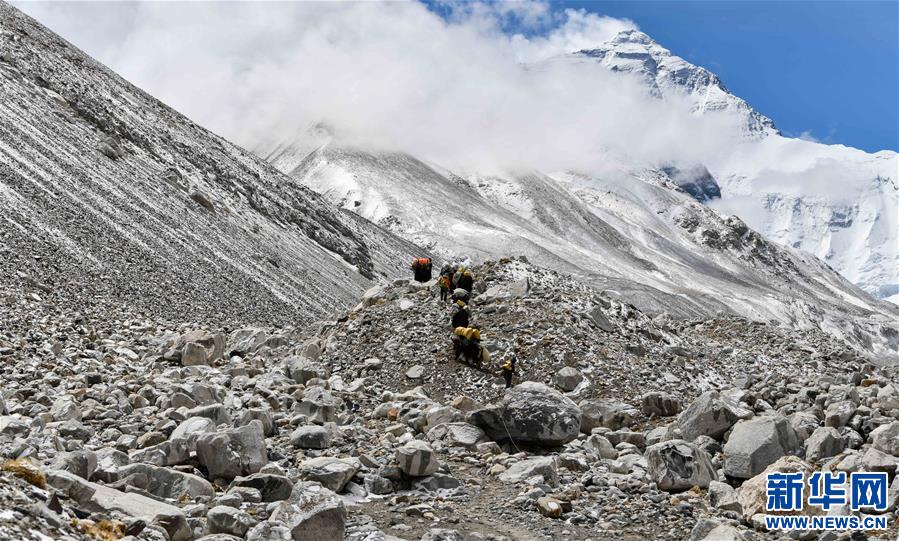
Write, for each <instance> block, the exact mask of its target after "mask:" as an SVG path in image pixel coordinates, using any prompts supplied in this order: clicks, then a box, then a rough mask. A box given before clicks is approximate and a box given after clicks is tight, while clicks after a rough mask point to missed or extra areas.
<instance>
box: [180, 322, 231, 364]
mask: <svg viewBox="0 0 899 541" xmlns="http://www.w3.org/2000/svg"><path fill="white" fill-rule="evenodd" d="M175 347H176V349H179V350H181V364H182V366H197V365H211V364H212V363H214V362H215V361H217V360H219V359H221V358H222V354H223V353H224V352H225V337H224V336H222V335H221V334H212V333H210V332H209V331H204V330H194V331H190V332H186V333H184V334H183V335H181V337H180V338H179V339H178V343H177V345H176V346H175Z"/></svg>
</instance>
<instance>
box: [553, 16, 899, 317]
mask: <svg viewBox="0 0 899 541" xmlns="http://www.w3.org/2000/svg"><path fill="white" fill-rule="evenodd" d="M551 61H552V62H566V63H575V64H579V65H583V66H584V68H585V69H590V67H591V66H597V65H598V66H602V67H603V68H605V69H610V70H612V71H614V72H616V73H621V74H627V75H632V76H636V77H638V78H639V79H640V80H642V81H643V82H644V83H645V84H646V85H647V86H649V87H650V91H651V93H652V94H653V95H654V96H656V97H658V98H659V99H662V100H664V99H666V97H667V98H668V99H669V101H671V102H672V106H676V105H675V104H677V103H681V102H680V101H679V100H672V99H671V98H673V97H675V96H677V97H679V98H683V97H686V98H687V100H686V101H687V103H688V104H689V106H690V107H691V110H692V111H693V112H695V113H697V114H709V113H712V114H714V113H716V112H719V111H727V112H731V113H736V114H738V115H739V116H740V118H741V120H742V122H743V124H742V125H743V132H744V134H745V135H746V141H745V143H744V144H741V145H738V147H737V148H734V149H733V152H730V153H728V154H726V155H722V156H716V157H715V158H714V159H710V160H709V161H708V162H707V163H705V164H704V165H705V166H706V167H708V169H709V170H710V171H711V173H712V175H713V176H714V177H715V178H716V179H717V181H718V184H719V185H720V188H721V196H722V197H721V199H720V200H719V201H716V202H713V203H712V204H713V205H714V206H715V207H716V208H718V209H719V210H721V211H722V212H725V213H728V214H736V215H738V216H740V217H741V218H742V219H744V220H745V221H746V222H747V224H749V225H750V226H751V227H752V228H754V229H756V230H758V231H760V232H761V233H763V234H764V235H765V236H766V237H768V238H769V239H771V240H774V241H775V242H779V243H781V244H786V245H790V246H793V247H796V248H799V249H801V250H804V251H807V252H809V253H812V254H814V255H816V256H818V257H819V258H821V259H823V260H824V261H826V262H827V263H828V264H829V265H830V266H831V267H833V268H834V269H836V270H837V271H838V272H839V273H840V274H842V275H843V276H845V277H846V278H847V279H848V280H849V281H851V282H852V283H854V284H856V285H858V286H859V287H861V288H862V289H864V290H865V291H867V292H868V293H870V294H872V295H874V296H876V297H880V298H884V299H889V300H892V301H893V302H897V303H899V155H897V154H896V152H891V151H881V152H877V153H874V154H869V153H866V152H863V151H861V150H857V149H853V148H848V147H845V146H842V145H824V144H820V143H816V142H812V141H805V140H800V139H792V138H787V137H783V136H781V135H780V134H779V133H778V132H777V131H776V130H775V128H774V124H773V123H772V122H771V120H770V119H768V118H766V117H765V116H763V115H761V114H760V113H758V112H757V111H755V110H753V109H752V108H751V107H750V106H749V105H748V104H747V103H746V102H745V101H744V100H742V99H741V98H739V97H737V96H734V95H733V94H731V93H730V91H728V90H727V88H726V87H725V86H724V85H723V83H722V82H721V81H720V80H719V79H718V77H717V76H716V75H714V74H713V73H711V72H709V71H708V70H706V69H704V68H701V67H698V66H694V65H692V64H690V63H688V62H686V61H685V60H683V59H682V58H679V57H677V56H674V55H672V54H671V53H670V52H669V51H668V50H667V49H665V48H663V47H662V46H661V45H659V44H658V43H656V42H655V41H653V40H652V39H651V38H650V37H649V36H647V35H646V34H644V33H642V32H639V31H634V30H628V31H625V32H622V33H620V34H619V35H618V36H617V37H615V38H614V39H612V40H611V41H609V42H608V43H606V44H604V45H602V46H600V47H597V48H596V49H590V50H583V51H579V52H576V53H573V54H571V55H567V56H563V57H559V58H555V59H552V60H551Z"/></svg>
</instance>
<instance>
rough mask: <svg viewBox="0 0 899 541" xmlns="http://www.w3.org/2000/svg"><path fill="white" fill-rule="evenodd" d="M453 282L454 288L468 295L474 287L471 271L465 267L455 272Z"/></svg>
mask: <svg viewBox="0 0 899 541" xmlns="http://www.w3.org/2000/svg"><path fill="white" fill-rule="evenodd" d="M453 281H454V282H455V286H456V288H458V289H464V290H465V291H468V292H469V293H471V288H472V287H474V276H472V275H471V271H470V270H468V269H466V268H465V267H459V270H458V271H456V274H455V275H454V276H453Z"/></svg>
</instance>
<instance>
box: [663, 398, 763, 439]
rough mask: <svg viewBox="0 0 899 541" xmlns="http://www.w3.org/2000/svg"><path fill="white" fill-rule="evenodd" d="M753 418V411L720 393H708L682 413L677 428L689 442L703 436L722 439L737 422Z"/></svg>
mask: <svg viewBox="0 0 899 541" xmlns="http://www.w3.org/2000/svg"><path fill="white" fill-rule="evenodd" d="M751 416H752V411H750V410H749V409H747V408H745V407H743V406H741V405H740V404H738V403H737V402H735V401H733V400H731V399H729V398H726V397H723V396H721V394H720V393H718V391H706V392H704V393H702V394H701V395H699V398H697V399H696V400H694V401H693V403H691V404H690V405H689V406H687V409H685V410H684V411H683V412H681V414H680V416H678V418H677V428H678V429H679V430H680V433H681V436H682V437H683V439H685V440H687V441H693V440H695V439H696V438H697V437H699V436H703V435H705V436H711V437H713V438H715V439H720V438H721V436H723V435H724V433H725V432H727V431H728V430H730V427H732V426H734V424H735V423H736V422H737V421H739V420H741V419H748V418H749V417H751Z"/></svg>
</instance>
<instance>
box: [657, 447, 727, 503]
mask: <svg viewBox="0 0 899 541" xmlns="http://www.w3.org/2000/svg"><path fill="white" fill-rule="evenodd" d="M645 457H646V464H647V467H648V471H647V473H648V474H649V478H650V479H652V480H653V481H655V483H656V485H658V487H659V489H660V490H664V491H666V492H679V491H683V490H688V489H690V488H692V487H694V486H697V487H700V488H708V486H709V483H710V482H712V481H713V480H715V478H716V477H717V475H716V474H715V468H714V467H713V466H712V460H711V459H710V458H709V455H708V454H707V453H706V452H705V451H703V450H702V449H700V448H699V447H697V446H695V445H693V444H692V443H689V442H686V441H684V440H669V441H663V442H661V443H657V444H655V445H651V446H649V447H648V448H647V449H646V453H645Z"/></svg>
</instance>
